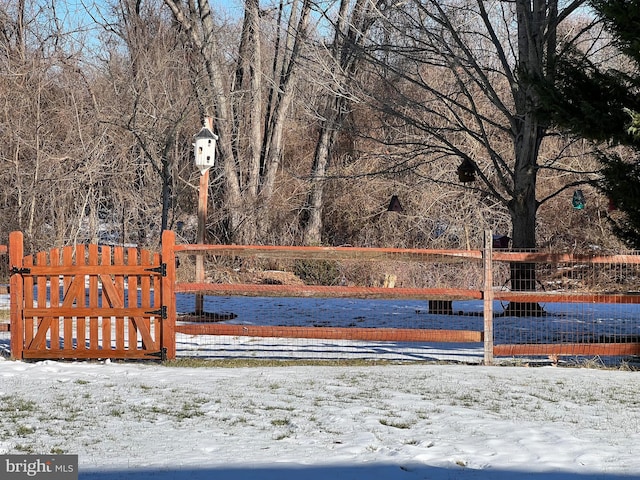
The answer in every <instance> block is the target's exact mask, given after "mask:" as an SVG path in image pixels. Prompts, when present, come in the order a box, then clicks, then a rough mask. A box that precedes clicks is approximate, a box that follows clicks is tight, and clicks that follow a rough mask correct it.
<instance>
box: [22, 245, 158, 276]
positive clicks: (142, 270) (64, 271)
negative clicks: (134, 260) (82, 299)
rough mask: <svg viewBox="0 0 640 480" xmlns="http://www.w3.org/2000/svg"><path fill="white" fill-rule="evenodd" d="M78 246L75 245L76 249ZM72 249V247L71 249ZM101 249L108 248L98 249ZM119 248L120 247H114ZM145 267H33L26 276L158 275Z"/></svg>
mask: <svg viewBox="0 0 640 480" xmlns="http://www.w3.org/2000/svg"><path fill="white" fill-rule="evenodd" d="M78 246H79V245H76V248H77V247H78ZM72 248H73V247H72ZM100 248H101V249H104V248H109V247H100ZM116 248H121V247H116ZM146 268H147V267H145V266H140V265H133V266H129V265H117V266H116V265H106V266H98V267H96V266H92V265H78V266H75V265H58V266H51V265H42V266H33V267H32V269H31V272H30V273H29V274H26V275H33V276H39V275H97V274H99V273H102V274H105V275H160V274H159V273H155V272H148V271H146Z"/></svg>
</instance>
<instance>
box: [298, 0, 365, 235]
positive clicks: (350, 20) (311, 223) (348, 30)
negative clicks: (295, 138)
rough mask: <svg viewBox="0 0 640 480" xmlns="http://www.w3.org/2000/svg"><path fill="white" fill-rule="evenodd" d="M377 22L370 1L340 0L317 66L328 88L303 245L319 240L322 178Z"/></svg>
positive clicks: (322, 114) (306, 214)
mask: <svg viewBox="0 0 640 480" xmlns="http://www.w3.org/2000/svg"><path fill="white" fill-rule="evenodd" d="M376 18H377V9H376V4H375V3H374V2H372V1H371V0H356V1H355V3H354V2H352V1H350V0H341V2H340V7H339V9H338V13H337V16H336V19H335V20H334V21H333V22H332V27H333V32H334V33H333V41H332V42H331V44H330V45H329V46H328V47H327V49H326V50H327V52H326V55H324V56H323V58H322V59H321V61H320V62H318V63H319V64H320V65H323V66H326V67H325V71H323V72H321V75H322V76H324V77H325V78H327V85H326V88H325V90H324V92H323V94H322V97H323V101H322V104H323V107H322V110H321V111H320V112H319V119H320V128H319V133H318V140H317V143H316V149H315V153H314V158H313V165H312V167H311V185H310V191H309V196H308V200H307V205H306V212H305V217H306V221H305V227H304V239H303V241H304V242H305V243H306V244H319V243H321V240H322V212H323V206H324V185H325V182H326V178H325V176H326V173H327V168H328V167H329V163H330V159H331V156H332V154H333V145H334V143H335V140H336V136H337V135H338V133H339V132H340V130H341V129H342V126H343V123H344V121H345V119H346V118H347V116H348V114H349V110H350V105H351V103H352V102H353V100H354V99H353V94H354V93H353V91H351V90H352V89H351V87H352V86H353V85H354V84H355V77H356V75H357V73H358V67H359V65H360V63H361V62H362V61H363V60H364V55H363V49H364V47H365V45H366V44H367V40H368V36H369V30H370V28H371V26H372V25H373V23H374V21H375V20H376ZM320 55H322V54H320Z"/></svg>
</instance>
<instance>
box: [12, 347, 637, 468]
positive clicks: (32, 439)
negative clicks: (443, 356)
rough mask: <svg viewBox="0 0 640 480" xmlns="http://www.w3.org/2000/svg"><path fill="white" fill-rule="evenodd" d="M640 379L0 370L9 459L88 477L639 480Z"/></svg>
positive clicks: (396, 371)
mask: <svg viewBox="0 0 640 480" xmlns="http://www.w3.org/2000/svg"><path fill="white" fill-rule="evenodd" d="M638 375H639V374H638V373H636V372H629V371H620V370H601V369H595V370H594V369H586V368H582V369H576V368H553V367H537V368H525V367H483V366H473V365H437V364H411V365H387V366H360V367H354V366H338V367H326V366H294V367H251V368H183V367H180V368H177V367H167V366H161V365H150V364H133V363H127V364H122V363H111V362H103V363H75V362H53V361H46V362H37V363H25V362H14V361H9V360H6V359H0V454H12V453H37V454H49V453H68V454H78V455H79V467H80V468H79V470H80V478H81V479H86V480H119V479H129V478H135V479H141V480H147V479H148V480H210V479H212V480H213V479H215V480H231V479H233V480H239V479H242V480H245V479H256V480H257V479H260V480H301V479H302V480H317V479H340V480H343V479H354V480H356V479H358V480H360V479H367V480H368V479H374V480H375V479H391V480H396V479H406V480H414V479H416V480H417V479H421V480H422V479H429V480H470V479H473V480H514V479H525V480H622V479H629V478H636V479H637V478H640V455H638V445H640V381H639V380H640V378H639V376H638Z"/></svg>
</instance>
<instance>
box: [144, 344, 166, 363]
mask: <svg viewBox="0 0 640 480" xmlns="http://www.w3.org/2000/svg"><path fill="white" fill-rule="evenodd" d="M145 355H146V356H147V357H157V358H159V359H160V360H162V361H163V362H164V361H165V360H166V359H167V348H166V347H162V348H161V349H160V351H159V352H150V353H146V354H145Z"/></svg>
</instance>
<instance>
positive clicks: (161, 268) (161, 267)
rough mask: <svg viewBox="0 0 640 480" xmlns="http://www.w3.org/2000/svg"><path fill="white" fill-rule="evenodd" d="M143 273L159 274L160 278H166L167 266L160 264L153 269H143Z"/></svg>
mask: <svg viewBox="0 0 640 480" xmlns="http://www.w3.org/2000/svg"><path fill="white" fill-rule="evenodd" d="M144 271H145V272H153V273H159V274H160V275H161V276H163V277H166V276H167V264H166V263H161V264H160V265H158V266H157V267H154V268H145V270H144Z"/></svg>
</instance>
